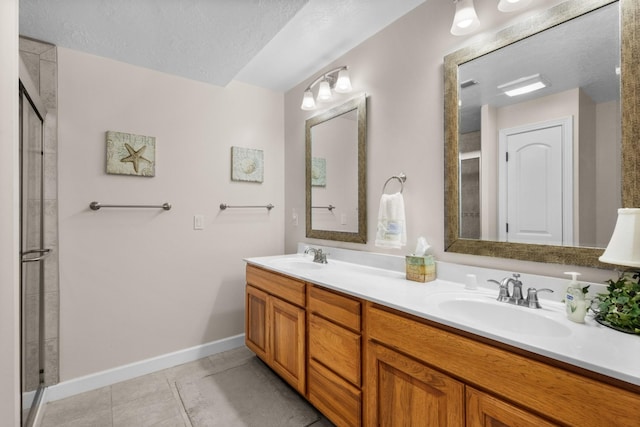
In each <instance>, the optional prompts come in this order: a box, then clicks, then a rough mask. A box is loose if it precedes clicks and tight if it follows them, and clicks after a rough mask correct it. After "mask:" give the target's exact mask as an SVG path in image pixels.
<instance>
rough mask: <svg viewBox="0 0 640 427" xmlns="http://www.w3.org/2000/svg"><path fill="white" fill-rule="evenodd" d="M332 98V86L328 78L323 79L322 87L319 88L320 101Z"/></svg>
mask: <svg viewBox="0 0 640 427" xmlns="http://www.w3.org/2000/svg"><path fill="white" fill-rule="evenodd" d="M330 99H331V87H330V86H329V82H328V81H327V80H323V81H321V82H320V87H319V88H318V101H329V100H330Z"/></svg>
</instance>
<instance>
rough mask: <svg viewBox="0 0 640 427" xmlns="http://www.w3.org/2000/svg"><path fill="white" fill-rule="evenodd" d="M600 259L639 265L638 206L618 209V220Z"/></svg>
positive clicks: (639, 209) (639, 224) (639, 210)
mask: <svg viewBox="0 0 640 427" xmlns="http://www.w3.org/2000/svg"><path fill="white" fill-rule="evenodd" d="M599 260H600V261H602V262H606V263H607V264H616V265H625V266H628V267H640V208H622V209H618V221H617V222H616V228H615V229H614V230H613V235H612V236H611V240H610V241H609V244H608V245H607V249H605V251H604V253H603V254H602V256H601V257H600V258H599Z"/></svg>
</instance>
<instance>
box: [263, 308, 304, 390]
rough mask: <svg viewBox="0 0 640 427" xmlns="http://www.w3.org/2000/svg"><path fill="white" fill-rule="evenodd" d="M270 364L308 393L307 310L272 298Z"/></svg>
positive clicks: (270, 310)
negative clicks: (306, 353) (306, 374)
mask: <svg viewBox="0 0 640 427" xmlns="http://www.w3.org/2000/svg"><path fill="white" fill-rule="evenodd" d="M268 303H269V304H268V305H269V307H268V310H269V316H270V319H271V320H270V327H271V331H270V338H269V343H270V354H269V364H270V366H271V368H272V369H273V370H274V371H276V372H277V373H278V374H280V376H281V377H282V378H284V379H285V380H286V381H287V382H288V383H289V384H291V385H292V386H293V387H294V388H295V389H297V390H298V391H299V392H300V393H302V394H305V385H306V384H305V357H306V355H305V310H304V309H302V308H299V307H296V306H295V305H293V304H289V303H288V302H285V301H282V300H280V299H278V298H275V297H269V299H268Z"/></svg>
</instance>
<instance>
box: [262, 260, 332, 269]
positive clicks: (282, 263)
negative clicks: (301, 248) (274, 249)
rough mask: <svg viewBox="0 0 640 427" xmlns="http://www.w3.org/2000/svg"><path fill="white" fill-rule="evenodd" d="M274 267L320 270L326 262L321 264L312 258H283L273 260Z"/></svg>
mask: <svg viewBox="0 0 640 427" xmlns="http://www.w3.org/2000/svg"><path fill="white" fill-rule="evenodd" d="M269 264H271V265H272V266H273V267H276V268H282V269H285V270H297V271H309V270H320V269H321V268H323V267H324V266H325V264H320V263H317V262H313V261H311V260H310V259H304V258H295V259H291V258H283V259H276V260H273V261H271V262H270V263H269Z"/></svg>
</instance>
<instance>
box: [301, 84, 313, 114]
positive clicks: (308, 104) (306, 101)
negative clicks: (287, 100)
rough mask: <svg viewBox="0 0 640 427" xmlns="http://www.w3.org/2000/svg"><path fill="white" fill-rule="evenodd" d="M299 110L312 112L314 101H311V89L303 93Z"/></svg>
mask: <svg viewBox="0 0 640 427" xmlns="http://www.w3.org/2000/svg"><path fill="white" fill-rule="evenodd" d="M300 108H301V109H303V110H313V109H315V108H316V101H315V100H314V99H313V92H311V89H307V90H305V91H304V98H302V105H301V106H300Z"/></svg>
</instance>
